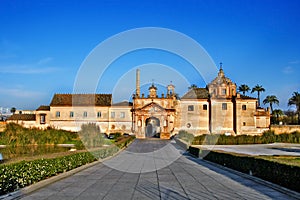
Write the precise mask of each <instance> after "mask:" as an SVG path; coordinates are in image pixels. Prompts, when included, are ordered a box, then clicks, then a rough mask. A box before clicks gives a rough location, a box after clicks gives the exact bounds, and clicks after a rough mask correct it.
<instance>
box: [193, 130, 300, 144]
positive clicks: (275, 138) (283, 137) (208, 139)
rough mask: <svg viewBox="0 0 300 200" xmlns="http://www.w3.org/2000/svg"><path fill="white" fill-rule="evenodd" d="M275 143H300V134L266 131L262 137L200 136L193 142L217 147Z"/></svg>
mask: <svg viewBox="0 0 300 200" xmlns="http://www.w3.org/2000/svg"><path fill="white" fill-rule="evenodd" d="M274 142H281V143H300V132H297V131H296V132H293V133H285V134H278V135H277V134H275V133H274V132H273V131H271V130H269V131H265V132H264V133H263V134H262V135H261V136H260V135H255V136H251V135H238V136H226V135H199V136H196V137H195V138H194V140H193V142H192V144H194V145H201V144H217V145H236V144H268V143H274Z"/></svg>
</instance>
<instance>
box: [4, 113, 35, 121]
mask: <svg viewBox="0 0 300 200" xmlns="http://www.w3.org/2000/svg"><path fill="white" fill-rule="evenodd" d="M7 120H22V121H35V114H13V115H12V116H10V117H9V118H8V119H7Z"/></svg>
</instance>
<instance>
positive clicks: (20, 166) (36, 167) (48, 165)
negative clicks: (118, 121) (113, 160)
mask: <svg viewBox="0 0 300 200" xmlns="http://www.w3.org/2000/svg"><path fill="white" fill-rule="evenodd" d="M133 139H134V137H127V138H125V139H123V140H120V141H119V142H117V143H115V145H111V146H109V147H106V148H103V149H99V150H97V151H93V152H91V153H90V152H84V153H76V154H73V155H68V156H63V157H58V158H53V159H38V160H34V161H27V162H25V161H22V162H19V163H14V164H7V165H0V195H4V194H7V193H9V192H13V191H16V190H18V189H20V188H23V187H25V186H28V185H31V184H33V183H36V182H38V181H41V180H43V179H46V178H49V177H51V176H55V175H57V174H59V173H62V172H66V171H69V170H71V169H74V168H77V167H79V166H82V165H84V164H87V163H90V162H93V161H95V160H96V159H103V158H106V157H108V156H112V155H114V154H115V153H117V152H118V151H119V149H120V148H123V147H126V146H127V145H128V144H129V143H130V142H131V141H132V140H133Z"/></svg>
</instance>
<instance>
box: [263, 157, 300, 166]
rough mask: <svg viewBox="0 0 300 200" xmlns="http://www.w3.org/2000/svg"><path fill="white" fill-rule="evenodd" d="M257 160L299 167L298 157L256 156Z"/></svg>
mask: <svg viewBox="0 0 300 200" xmlns="http://www.w3.org/2000/svg"><path fill="white" fill-rule="evenodd" d="M258 158H262V159H265V160H270V161H273V162H278V163H281V164H286V165H292V166H298V167H300V157H299V156H258Z"/></svg>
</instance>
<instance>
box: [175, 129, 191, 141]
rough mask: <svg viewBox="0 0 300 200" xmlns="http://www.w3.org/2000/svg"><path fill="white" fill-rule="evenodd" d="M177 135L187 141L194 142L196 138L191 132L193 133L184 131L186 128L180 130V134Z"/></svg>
mask: <svg viewBox="0 0 300 200" xmlns="http://www.w3.org/2000/svg"><path fill="white" fill-rule="evenodd" d="M177 137H178V138H179V139H181V140H184V141H186V142H187V143H190V144H191V143H192V141H193V140H194V135H193V134H191V133H188V132H187V131H184V130H180V131H179V132H178V135H177Z"/></svg>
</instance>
